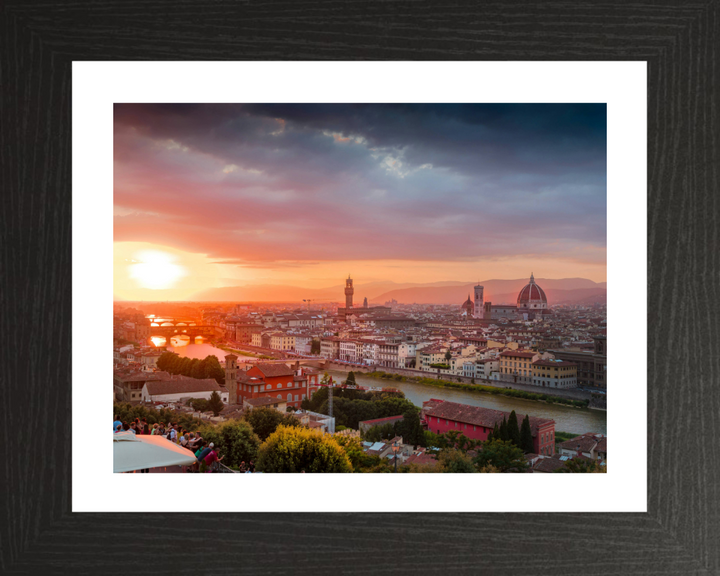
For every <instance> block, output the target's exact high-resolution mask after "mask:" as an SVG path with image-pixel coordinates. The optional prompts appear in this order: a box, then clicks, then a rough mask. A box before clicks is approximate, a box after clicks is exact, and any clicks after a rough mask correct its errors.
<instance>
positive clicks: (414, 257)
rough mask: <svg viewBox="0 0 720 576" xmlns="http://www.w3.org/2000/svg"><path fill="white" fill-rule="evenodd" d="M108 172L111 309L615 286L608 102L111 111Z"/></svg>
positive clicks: (124, 107) (132, 107)
mask: <svg viewBox="0 0 720 576" xmlns="http://www.w3.org/2000/svg"><path fill="white" fill-rule="evenodd" d="M114 170H115V172H114V182H115V196H114V238H115V254H114V258H115V260H114V272H115V277H114V278H115V279H114V289H115V297H116V298H122V299H129V300H136V299H145V300H152V299H163V300H164V299H168V300H179V299H182V300H186V299H191V298H192V297H193V294H195V293H197V292H199V291H201V290H204V289H207V288H214V287H224V286H233V285H248V284H287V285H292V286H301V287H305V288H325V287H327V286H333V285H336V284H339V283H342V281H343V278H345V277H347V274H348V273H352V275H353V278H355V279H356V282H357V283H364V282H375V281H386V280H387V281H394V282H418V283H430V282H438V281H445V280H447V281H450V280H453V281H466V282H471V281H475V280H480V279H491V278H507V279H514V278H525V277H528V276H529V274H530V272H531V271H532V272H534V273H535V275H536V276H538V277H544V278H568V277H583V278H588V279H591V280H594V281H597V282H603V281H605V280H606V277H605V274H606V267H605V263H606V107H605V105H604V104H579V105H568V104H539V105H515V104H496V105H489V104H480V105H478V104H470V105H442V104H408V105H376V104H363V105H349V104H314V105H311V104H255V105H245V104H224V105H218V104H213V105H202V104H199V105H187V104H167V105H162V104H147V105H146V104H116V105H115V159H114ZM341 299H342V295H341V294H339V295H338V300H341Z"/></svg>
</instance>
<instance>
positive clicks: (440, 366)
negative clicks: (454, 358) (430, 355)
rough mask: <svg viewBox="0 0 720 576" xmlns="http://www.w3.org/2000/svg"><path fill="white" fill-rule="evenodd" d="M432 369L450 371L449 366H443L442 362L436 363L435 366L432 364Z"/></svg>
mask: <svg viewBox="0 0 720 576" xmlns="http://www.w3.org/2000/svg"><path fill="white" fill-rule="evenodd" d="M430 367H431V368H438V369H440V370H450V365H449V364H442V363H440V362H435V363H434V364H430Z"/></svg>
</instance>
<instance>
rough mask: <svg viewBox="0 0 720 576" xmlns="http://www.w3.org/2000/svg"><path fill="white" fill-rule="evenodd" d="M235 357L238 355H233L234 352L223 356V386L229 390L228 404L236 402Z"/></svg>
mask: <svg viewBox="0 0 720 576" xmlns="http://www.w3.org/2000/svg"><path fill="white" fill-rule="evenodd" d="M237 359H238V357H237V356H235V354H228V355H227V356H225V388H227V389H228V391H229V392H230V397H229V398H228V402H229V403H230V404H237V403H238V388H237V371H238V363H237Z"/></svg>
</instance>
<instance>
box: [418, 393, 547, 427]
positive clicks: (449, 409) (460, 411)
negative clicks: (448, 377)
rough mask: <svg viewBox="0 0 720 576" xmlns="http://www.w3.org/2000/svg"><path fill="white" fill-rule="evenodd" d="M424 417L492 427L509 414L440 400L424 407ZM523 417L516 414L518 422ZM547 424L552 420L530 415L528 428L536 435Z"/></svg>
mask: <svg viewBox="0 0 720 576" xmlns="http://www.w3.org/2000/svg"><path fill="white" fill-rule="evenodd" d="M425 416H426V417H435V418H442V419H444V420H452V421H454V422H461V423H463V424H474V425H475V426H484V427H486V428H493V427H494V426H495V424H497V425H498V426H499V425H500V424H501V423H502V421H503V418H505V420H507V419H508V417H509V416H510V413H509V412H503V411H501V410H494V409H492V408H482V407H481V406H470V405H469V404H458V403H457V402H448V401H440V403H439V404H437V405H435V406H434V407H431V408H430V409H429V410H428V409H425ZM524 418H525V414H517V419H518V423H521V422H522V421H523V419H524ZM548 424H553V425H554V424H555V421H554V420H549V419H547V418H538V417H536V416H530V430H531V431H532V435H533V436H537V432H538V428H540V427H542V426H546V425H548Z"/></svg>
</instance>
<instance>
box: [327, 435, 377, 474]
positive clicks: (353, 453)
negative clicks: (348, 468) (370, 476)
mask: <svg viewBox="0 0 720 576" xmlns="http://www.w3.org/2000/svg"><path fill="white" fill-rule="evenodd" d="M333 438H334V439H335V441H336V442H337V443H338V444H339V445H340V446H341V447H342V449H343V450H344V451H345V454H347V456H348V458H349V459H350V463H351V464H352V467H353V471H354V472H364V471H365V469H366V468H369V467H372V466H374V465H376V464H377V462H376V461H375V460H374V459H373V457H372V456H368V455H367V454H366V453H365V452H364V451H363V445H362V441H361V440H360V438H358V437H357V436H348V435H345V434H335V435H333Z"/></svg>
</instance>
